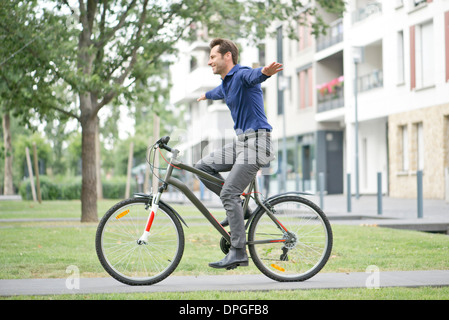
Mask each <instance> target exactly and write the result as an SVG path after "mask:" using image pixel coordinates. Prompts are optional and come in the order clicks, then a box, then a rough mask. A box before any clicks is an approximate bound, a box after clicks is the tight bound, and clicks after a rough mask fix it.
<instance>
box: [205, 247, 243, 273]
mask: <svg viewBox="0 0 449 320" xmlns="http://www.w3.org/2000/svg"><path fill="white" fill-rule="evenodd" d="M247 266H248V255H247V254H246V248H240V249H237V248H234V247H231V248H230V249H229V253H228V254H227V255H226V257H224V258H223V259H222V260H220V261H217V262H211V263H209V267H212V268H216V269H227V270H230V269H235V268H237V267H247Z"/></svg>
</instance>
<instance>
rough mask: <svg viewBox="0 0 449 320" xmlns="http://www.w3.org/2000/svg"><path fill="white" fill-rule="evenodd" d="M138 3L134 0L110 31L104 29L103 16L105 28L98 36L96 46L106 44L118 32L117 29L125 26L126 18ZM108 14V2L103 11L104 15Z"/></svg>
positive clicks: (99, 46)
mask: <svg viewBox="0 0 449 320" xmlns="http://www.w3.org/2000/svg"><path fill="white" fill-rule="evenodd" d="M135 5H136V0H133V1H132V2H131V3H130V4H129V5H128V6H127V7H126V10H125V11H124V12H123V13H122V15H121V16H120V18H119V20H118V22H117V24H116V25H115V26H114V27H113V28H112V29H111V30H110V31H109V32H108V33H105V32H104V31H105V30H104V20H103V19H104V17H102V22H103V28H102V29H103V30H102V31H101V32H100V37H99V38H98V41H97V42H96V43H95V47H96V48H101V47H103V46H104V45H105V43H106V42H107V41H108V40H110V39H111V38H112V37H113V36H114V35H115V33H116V32H117V30H119V29H121V28H122V27H123V25H124V24H125V21H126V18H127V17H128V14H129V12H130V11H131V9H132V8H134V6H135ZM105 15H106V4H105V5H104V11H103V16H105Z"/></svg>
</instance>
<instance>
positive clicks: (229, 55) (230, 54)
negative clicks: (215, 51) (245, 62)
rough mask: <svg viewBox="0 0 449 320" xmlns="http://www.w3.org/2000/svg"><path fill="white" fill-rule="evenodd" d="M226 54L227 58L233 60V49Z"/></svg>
mask: <svg viewBox="0 0 449 320" xmlns="http://www.w3.org/2000/svg"><path fill="white" fill-rule="evenodd" d="M224 56H225V59H229V60H231V61H232V53H231V51H228V52H226V53H225V55H224Z"/></svg>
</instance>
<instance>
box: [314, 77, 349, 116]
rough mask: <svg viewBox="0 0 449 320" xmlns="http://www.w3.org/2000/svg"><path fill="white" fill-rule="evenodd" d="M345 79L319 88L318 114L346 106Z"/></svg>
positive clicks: (337, 79)
mask: <svg viewBox="0 0 449 320" xmlns="http://www.w3.org/2000/svg"><path fill="white" fill-rule="evenodd" d="M343 80H344V78H343V76H340V77H338V78H336V79H333V80H331V81H329V82H327V83H323V84H321V85H318V86H317V90H318V107H317V112H325V111H329V110H333V109H338V108H342V107H344V105H345V97H344V82H343Z"/></svg>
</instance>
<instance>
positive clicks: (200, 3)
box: [12, 0, 343, 222]
mask: <svg viewBox="0 0 449 320" xmlns="http://www.w3.org/2000/svg"><path fill="white" fill-rule="evenodd" d="M12 2H16V3H22V4H23V3H24V2H22V1H12ZM319 2H320V4H321V5H323V6H324V7H328V8H330V7H334V6H335V3H343V0H336V1H332V3H334V4H332V5H331V4H330V3H331V1H323V0H321V1H319ZM75 5H76V7H75ZM307 11H309V12H310V13H312V14H314V12H315V11H314V8H313V7H305V6H304V5H303V4H302V2H301V1H298V0H291V1H290V2H289V3H284V2H283V1H270V0H269V1H264V2H262V1H260V0H247V1H222V0H177V1H175V0H173V1H169V0H167V1H148V0H129V1H123V0H110V1H107V0H97V1H94V0H79V1H78V2H77V3H75V2H74V1H69V0H64V1H63V0H59V1H57V0H54V1H45V6H42V10H39V11H38V12H37V13H34V12H28V14H29V15H30V16H33V18H34V19H39V20H40V28H38V30H41V33H42V34H41V35H40V37H39V41H37V40H36V41H35V43H33V46H29V47H28V52H30V53H31V55H32V56H33V57H35V58H37V59H39V60H40V61H42V63H41V68H42V69H43V70H44V71H45V72H46V73H47V74H46V77H47V78H48V79H50V80H49V82H52V83H59V84H61V85H65V86H66V87H67V88H68V90H69V92H70V93H71V94H76V95H77V97H78V101H79V102H78V105H77V106H76V107H73V105H71V104H67V105H63V104H59V105H57V104H54V103H53V104H51V105H49V106H42V112H43V113H44V112H46V111H47V110H48V109H53V110H57V111H59V112H61V113H62V114H64V115H65V116H70V117H73V118H75V119H77V120H78V121H79V122H80V125H81V128H82V191H81V201H82V214H81V221H86V222H87V221H97V220H98V217H97V203H96V200H97V192H96V167H95V161H96V160H95V148H96V147H95V132H96V130H97V115H98V112H99V111H100V110H101V109H102V108H103V107H105V106H106V105H108V104H109V103H111V102H113V100H114V99H116V98H117V97H119V96H124V97H127V98H130V97H132V96H133V93H134V92H135V89H136V87H137V86H136V84H137V83H144V84H146V85H149V84H148V82H147V81H148V80H149V79H151V77H150V76H151V75H154V74H157V73H158V71H159V70H160V68H161V67H162V66H163V59H162V57H163V56H164V55H166V54H170V53H173V50H174V47H175V46H174V45H175V44H176V42H177V41H178V40H179V39H181V38H187V37H189V36H192V35H193V34H194V33H195V29H194V27H195V26H197V25H203V26H207V27H208V30H209V35H210V36H215V35H222V36H223V35H226V36H227V37H232V38H241V37H248V38H249V39H252V40H255V39H258V38H264V37H265V36H266V34H267V32H266V31H267V27H268V25H269V23H268V22H271V21H275V20H282V21H284V20H286V21H288V23H292V24H293V23H296V22H297V21H298V19H300V17H301V13H304V12H307ZM71 18H75V19H71ZM300 23H307V22H306V21H300ZM324 28H325V26H324V24H323V22H322V20H320V19H317V20H316V23H314V30H315V33H320V32H323V30H324ZM150 81H151V80H150Z"/></svg>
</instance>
